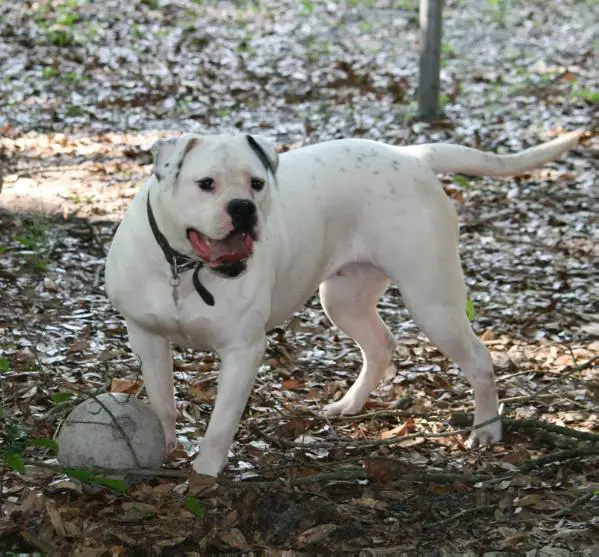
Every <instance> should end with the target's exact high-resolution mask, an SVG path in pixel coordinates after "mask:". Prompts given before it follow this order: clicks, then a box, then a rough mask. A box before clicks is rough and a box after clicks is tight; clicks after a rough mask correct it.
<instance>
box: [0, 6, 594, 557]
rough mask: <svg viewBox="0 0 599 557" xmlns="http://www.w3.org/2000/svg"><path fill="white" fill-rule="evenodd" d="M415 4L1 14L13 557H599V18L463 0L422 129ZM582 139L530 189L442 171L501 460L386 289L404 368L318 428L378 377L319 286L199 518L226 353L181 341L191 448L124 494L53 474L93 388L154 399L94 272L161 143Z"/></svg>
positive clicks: (448, 23) (512, 145)
mask: <svg viewBox="0 0 599 557" xmlns="http://www.w3.org/2000/svg"><path fill="white" fill-rule="evenodd" d="M416 4H417V3H416V2H413V1H405V2H404V1H397V2H395V1H383V0H368V1H367V0H355V1H349V0H348V1H345V2H316V1H304V2H291V1H290V0H286V1H281V2H277V3H268V2H260V3H250V2H247V3H246V2H218V3H217V2H208V1H206V2H194V1H185V0H183V1H170V0H143V1H142V0H139V1H136V2H130V3H126V4H125V5H123V4H122V3H120V2H116V1H114V0H107V1H105V2H102V3H97V2H94V3H92V2H89V1H85V0H77V1H75V0H65V1H59V0H52V1H49V0H48V1H43V2H39V3H34V4H22V5H21V4H18V3H8V2H1V3H0V67H1V68H2V76H3V78H2V80H0V96H1V97H2V108H1V109H0V129H1V130H2V138H1V139H0V141H1V148H0V188H1V191H2V193H1V197H0V201H1V202H2V205H3V207H2V208H1V213H0V238H1V240H0V260H1V262H2V265H1V266H0V285H1V289H2V298H1V301H2V303H1V304H0V337H1V344H0V378H1V380H2V413H3V421H2V440H3V451H4V454H5V455H12V456H10V458H12V459H13V460H14V459H15V458H21V460H22V464H23V466H25V470H26V472H25V473H23V474H20V473H16V472H14V471H10V470H9V469H8V467H5V468H4V471H3V480H2V484H1V486H0V488H1V490H2V501H3V503H2V508H1V510H0V512H1V513H2V518H3V520H2V525H1V526H0V546H2V548H3V549H6V550H7V551H26V550H30V551H32V550H36V551H42V552H47V553H53V552H60V553H63V552H64V553H76V552H83V553H84V554H86V555H105V554H109V553H118V554H123V555H129V554H130V555H133V554H136V553H139V552H140V551H141V552H143V553H149V552H152V553H153V554H169V555H183V554H191V553H192V552H194V551H198V550H200V551H208V552H219V551H220V552H227V551H250V550H251V549H254V550H256V549H266V548H269V549H271V550H273V551H274V550H275V549H294V550H296V552H297V554H314V553H315V552H329V553H330V552H333V553H339V552H342V551H347V552H350V551H360V550H366V549H368V550H369V551H370V552H371V553H372V554H374V552H375V551H378V550H380V551H387V552H391V553H393V554H401V553H406V554H407V553H408V552H414V551H419V552H421V553H422V554H427V555H428V554H431V555H437V554H439V555H441V554H456V553H459V554H465V555H466V554H468V555H479V554H484V553H487V554H488V555H494V554H495V553H493V552H506V551H507V552H516V553H518V554H526V555H537V554H539V555H540V554H541V552H540V550H543V553H542V554H543V555H556V556H561V555H566V554H568V553H566V552H569V551H579V552H581V553H580V554H588V555H590V551H591V549H590V548H591V547H592V543H593V536H594V535H596V526H597V525H596V518H593V517H594V516H596V495H595V496H594V495H593V493H594V492H595V493H596V490H597V485H598V482H599V479H598V477H597V474H596V454H597V433H596V432H597V411H596V404H597V384H598V375H597V366H596V365H595V363H596V360H595V358H596V356H597V352H598V349H599V339H598V337H599V307H598V306H597V300H598V296H597V294H598V291H597V280H596V273H595V274H594V269H593V258H594V257H595V256H596V245H597V232H596V227H594V226H593V223H594V221H593V219H594V215H596V213H597V208H598V203H597V184H596V179H595V174H596V161H597V155H596V153H597V143H598V140H597V133H596V128H595V127H594V126H595V125H596V120H595V118H596V107H597V85H598V81H599V80H598V77H597V71H596V69H595V65H594V56H595V53H594V51H595V50H596V47H597V38H596V31H595V30H594V28H593V26H592V25H591V24H590V22H591V21H592V20H593V17H592V14H593V13H594V14H595V19H596V16H597V15H598V14H597V7H596V6H595V5H594V4H593V3H592V2H585V1H578V2H577V1H574V0H568V1H566V2H557V1H556V0H549V1H544V2H528V3H526V4H525V5H524V4H509V6H508V4H507V3H504V2H490V1H489V2H482V1H481V2H476V3H464V2H461V1H458V0H453V1H449V2H447V3H446V7H445V12H444V13H445V19H444V28H443V64H442V69H441V81H442V92H443V93H442V97H441V101H442V104H443V111H444V115H443V117H442V118H441V119H440V120H439V121H437V122H435V123H434V124H432V125H429V124H425V123H422V122H419V121H418V120H417V119H415V114H416V108H417V107H416V105H415V102H414V99H415V92H416V87H417V81H418V16H417V5H416ZM579 127H582V128H584V129H586V130H587V134H586V135H585V137H584V139H583V141H582V142H581V144H580V145H579V146H578V147H577V148H576V149H574V150H572V151H571V152H570V153H568V154H567V155H566V156H564V157H563V158H562V159H561V160H560V161H558V162H556V163H552V164H549V165H547V166H546V167H544V168H543V169H539V170H536V171H534V172H531V173H530V174H528V175H526V176H524V177H519V178H514V179H509V180H493V179H489V178H476V179H471V178H466V177H463V176H451V177H445V178H443V184H444V187H445V190H446V192H447V194H448V195H449V196H450V197H451V198H452V199H453V200H454V201H455V204H456V206H457V208H458V211H459V213H460V220H461V226H462V234H461V250H462V252H461V253H462V258H463V265H464V270H465V274H466V279H467V284H468V287H469V291H470V298H471V302H472V303H471V304H470V305H469V308H468V312H469V314H473V316H474V322H473V324H474V327H475V330H476V332H477V334H479V335H480V336H481V338H482V339H483V340H484V342H485V343H486V344H487V346H488V347H489V348H490V350H491V352H492V356H493V359H494V362H495V368H496V374H497V380H498V386H499V390H500V397H501V399H502V400H503V403H504V415H505V416H506V435H505V441H504V443H502V444H500V445H498V446H496V447H491V448H485V449H480V450H473V451H468V450H466V448H465V446H464V439H465V435H464V434H460V433H455V434H454V433H452V431H454V430H459V428H462V427H464V426H467V425H468V424H469V423H470V421H469V420H470V418H469V417H468V415H467V413H468V412H471V411H472V406H471V393H470V389H469V386H468V384H467V383H466V381H465V380H464V379H463V378H462V377H461V376H460V375H459V374H458V370H457V368H456V367H455V366H454V365H453V364H451V363H450V362H448V361H447V360H446V359H445V358H444V357H443V355H442V354H440V353H439V352H438V351H437V350H436V349H435V348H434V347H433V346H432V345H431V344H430V343H429V342H428V341H427V339H426V338H425V337H424V335H422V334H421V333H420V332H419V331H418V329H417V327H416V326H415V324H414V323H413V322H412V321H411V320H410V318H409V315H408V313H407V311H406V310H405V308H404V307H403V305H402V303H401V299H400V297H399V292H398V290H397V289H396V288H394V287H392V288H390V289H389V291H388V292H387V294H386V295H385V296H384V298H383V299H382V300H381V302H380V311H381V314H382V316H383V318H384V319H385V321H386V322H387V323H388V324H389V326H390V327H391V329H392V331H393V333H394V335H395V336H396V338H397V339H398V340H399V346H398V349H397V351H396V354H395V358H394V363H395V367H396V369H397V371H396V372H395V373H389V374H388V375H387V376H386V378H385V380H384V381H383V383H382V384H381V386H380V387H379V388H378V389H377V390H376V392H375V393H374V394H373V395H372V397H371V398H370V399H369V401H368V404H367V407H366V408H365V410H364V413H363V414H362V415H360V416H359V417H351V418H348V417H343V418H335V419H325V418H323V417H321V415H320V414H319V411H320V410H321V409H322V407H323V406H324V404H326V403H327V402H330V401H331V400H333V399H336V398H337V397H339V396H341V395H342V393H343V392H344V391H345V390H346V389H347V388H348V386H349V385H350V384H351V381H352V380H353V378H355V376H356V373H357V372H358V370H359V366H360V365H361V361H360V354H359V351H358V350H357V349H356V347H355V346H354V345H353V344H352V343H350V342H349V341H348V339H347V338H345V337H344V336H343V335H342V334H341V333H340V332H339V331H337V330H335V329H333V328H332V327H331V326H330V323H328V321H327V319H326V317H325V316H324V314H323V312H322V309H321V307H320V304H319V302H318V299H317V298H316V297H314V298H312V299H311V300H309V301H308V303H307V304H306V306H305V307H304V308H303V309H302V311H300V312H298V313H297V314H296V315H295V316H294V317H293V318H292V319H291V320H290V321H289V322H288V323H287V324H286V325H285V326H284V327H282V328H280V329H277V330H275V331H273V332H272V333H271V335H270V337H269V343H268V350H267V355H266V358H265V361H264V363H263V365H262V367H261V373H260V376H259V378H258V381H257V384H256V388H255V389H254V392H253V393H252V396H251V399H250V402H249V404H248V407H247V409H246V412H245V415H244V418H243V421H242V424H241V428H240V431H239V432H238V435H237V437H236V440H235V443H234V445H233V447H232V451H231V454H230V459H229V466H228V467H227V469H226V470H225V472H224V474H223V478H222V481H221V482H220V485H219V486H218V487H217V488H216V489H215V490H214V491H212V492H209V493H208V494H207V495H206V496H205V497H201V498H200V500H199V501H198V500H195V499H193V498H192V499H189V498H186V495H185V489H184V488H185V486H184V484H183V483H182V482H183V481H184V473H183V470H184V469H185V466H186V465H187V464H188V463H189V460H190V459H191V458H192V457H193V455H194V454H195V452H196V451H197V447H198V443H199V439H200V437H201V434H202V431H203V430H204V428H205V427H206V424H207V419H208V417H209V415H210V414H209V413H210V411H211V409H212V405H213V402H214V393H215V390H216V381H217V371H218V362H217V360H216V359H215V358H214V356H213V355H211V354H203V353H197V352H194V351H191V350H180V349H175V352H174V369H175V380H176V389H177V400H178V407H179V410H180V414H181V416H180V419H179V424H178V426H179V430H178V433H179V440H180V447H178V449H177V450H176V451H175V453H173V455H171V458H170V460H169V462H168V463H167V465H166V467H165V469H164V475H162V476H156V477H153V478H148V479H147V481H143V482H131V485H130V487H129V489H128V494H127V496H124V495H122V494H119V493H118V492H117V491H114V490H110V489H103V488H101V487H98V486H97V485H96V486H95V487H94V486H93V485H90V484H89V483H87V484H86V483H84V484H83V485H82V484H81V483H76V482H74V481H73V480H71V479H69V478H68V476H66V475H63V474H60V470H57V469H55V468H52V466H53V465H54V464H55V460H54V457H53V451H52V444H51V442H50V441H51V440H52V438H53V437H55V435H56V433H57V430H58V428H59V427H60V424H61V422H62V420H63V419H64V418H65V417H66V416H67V414H68V413H69V411H70V410H71V409H72V408H73V407H74V405H76V404H78V403H79V402H81V401H82V400H83V398H84V397H86V396H90V395H91V394H95V393H98V392H101V391H102V390H106V389H108V390H113V391H117V392H128V393H133V394H136V395H138V394H139V393H140V392H141V396H142V397H144V396H145V393H143V389H142V383H141V377H140V375H139V369H138V366H137V364H136V362H135V359H134V357H133V356H132V354H131V352H130V350H129V348H128V346H127V341H126V333H125V329H124V325H123V322H122V320H121V318H120V316H119V315H118V314H116V312H115V311H114V310H113V309H112V308H111V307H110V305H109V303H108V302H107V300H106V297H105V294H104V290H103V261H104V258H105V256H106V252H107V249H108V247H109V245H110V240H111V237H112V235H113V233H114V231H115V230H116V226H118V222H119V220H120V218H121V217H122V214H123V211H124V209H125V208H126V206H127V204H128V203H129V202H130V200H131V199H132V197H133V196H134V195H135V192H136V191H137V189H138V188H139V187H140V185H141V183H142V182H143V180H144V179H145V178H146V177H147V176H148V175H149V172H150V162H151V161H150V156H149V153H148V152H147V147H148V146H149V145H150V144H151V143H152V141H154V140H155V139H156V138H158V137H161V136H166V135H172V134H174V133H179V132H181V131H194V132H198V133H219V132H231V131H244V132H250V133H261V134H264V135H266V136H268V137H269V138H270V139H272V140H273V141H275V142H276V143H277V145H278V146H279V149H280V150H281V151H286V150H289V149H293V148H297V147H298V146H301V145H304V144H309V143H315V142H318V141H323V140H328V139H334V138H339V137H347V136H362V137H367V138H371V139H377V140H383V141H388V142H390V143H396V144H405V143H417V142H424V141H452V142H457V143H463V144H465V145H472V146H474V147H478V148H482V149H488V150H495V151H500V152H508V151H514V150H518V149H522V148H525V147H527V146H530V145H534V144H536V143H538V142H539V141H540V140H545V139H549V138H551V137H553V136H555V135H558V134H560V133H562V131H564V130H570V129H575V128H579ZM471 316H472V315H471ZM464 413H466V416H465V415H464ZM539 421H542V422H543V423H544V424H548V425H550V426H552V427H553V428H554V429H552V430H548V429H546V428H544V427H542V425H539ZM560 428H562V429H560ZM566 428H567V429H566ZM585 432H586V433H587V434H588V437H584V436H583V437H581V436H580V435H579V434H584V433H585ZM15 455H16V456H15ZM32 462H33V463H35V464H36V466H33V465H32V464H31V463H32ZM40 465H46V466H48V467H47V468H43V467H40ZM19 466H20V463H18V462H17V463H16V465H15V468H18V467H19ZM168 474H170V477H169V475H168ZM105 485H106V484H105ZM115 485H116V484H115ZM475 529H476V530H475ZM474 531H476V535H473V532H474ZM537 552H538V553H537ZM585 552H586V553H585ZM381 554H383V553H381Z"/></svg>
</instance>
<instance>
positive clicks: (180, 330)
mask: <svg viewBox="0 0 599 557" xmlns="http://www.w3.org/2000/svg"><path fill="white" fill-rule="evenodd" d="M152 294H153V296H152V297H151V303H146V304H144V305H143V306H140V307H138V308H137V311H135V312H129V315H130V316H131V317H133V318H134V319H135V320H136V321H138V322H139V323H140V324H141V325H143V326H144V327H146V328H147V329H149V330H151V331H153V332H154V333H156V334H159V335H160V336H163V337H165V338H168V339H170V340H171V341H172V342H174V343H175V344H177V345H179V346H182V347H186V348H196V349H198V350H211V349H212V348H213V346H214V345H215V341H216V339H217V338H218V336H219V332H218V330H215V325H216V324H217V323H218V320H215V319H214V316H213V315H211V314H212V313H213V310H212V308H209V307H208V306H206V304H205V303H204V302H203V301H202V299H201V298H200V296H199V295H198V294H197V292H195V290H193V289H189V288H179V289H177V290H175V289H173V288H172V287H170V286H168V287H159V288H155V290H153V292H152ZM145 299H146V300H148V299H150V298H148V297H146V298H145ZM132 313H133V314H132ZM216 328H218V327H216Z"/></svg>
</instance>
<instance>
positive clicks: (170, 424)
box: [127, 319, 177, 454]
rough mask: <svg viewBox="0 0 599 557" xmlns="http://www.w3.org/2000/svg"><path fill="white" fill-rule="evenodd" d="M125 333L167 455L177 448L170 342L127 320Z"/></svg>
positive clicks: (175, 408)
mask: <svg viewBox="0 0 599 557" xmlns="http://www.w3.org/2000/svg"><path fill="white" fill-rule="evenodd" d="M127 332H128V333H129V344H130V345H131V349H132V350H133V353H134V354H135V355H136V356H137V358H138V359H139V364H140V365H141V372H142V375H143V379H144V385H145V387H146V391H147V393H148V397H149V399H150V405H151V406H152V408H153V410H154V412H156V414H157V415H158V417H159V418H160V422H161V423H162V428H163V429H164V436H165V441H166V447H165V449H166V454H168V453H170V452H171V451H172V450H173V449H174V448H175V447H176V445H177V430H176V421H177V406H176V403H175V389H174V382H173V359H172V356H171V346H170V342H169V340H168V339H166V338H164V337H161V336H160V335H157V334H154V333H152V332H150V331H148V330H147V329H144V328H143V327H141V326H140V325H138V324H137V323H136V322H135V321H132V320H130V319H128V320H127Z"/></svg>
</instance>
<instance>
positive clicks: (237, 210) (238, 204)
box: [227, 199, 258, 232]
mask: <svg viewBox="0 0 599 557" xmlns="http://www.w3.org/2000/svg"><path fill="white" fill-rule="evenodd" d="M227 212H228V213H229V214H230V215H231V220H232V221H233V228H234V229H235V230H237V231H238V232H251V231H252V229H253V228H254V227H255V226H256V225H257V224H258V210H257V209H256V204H255V203H254V202H253V201H251V200H249V199H232V200H231V201H229V204H228V205H227Z"/></svg>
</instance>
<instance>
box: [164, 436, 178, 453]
mask: <svg viewBox="0 0 599 557" xmlns="http://www.w3.org/2000/svg"><path fill="white" fill-rule="evenodd" d="M164 442H165V449H166V452H165V454H166V455H167V456H168V455H169V454H171V453H172V452H173V451H174V450H175V449H176V448H177V432H176V431H173V432H172V433H171V434H169V435H166V436H165V440H164Z"/></svg>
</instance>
